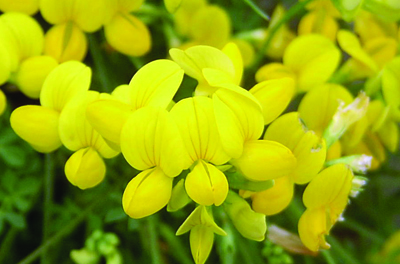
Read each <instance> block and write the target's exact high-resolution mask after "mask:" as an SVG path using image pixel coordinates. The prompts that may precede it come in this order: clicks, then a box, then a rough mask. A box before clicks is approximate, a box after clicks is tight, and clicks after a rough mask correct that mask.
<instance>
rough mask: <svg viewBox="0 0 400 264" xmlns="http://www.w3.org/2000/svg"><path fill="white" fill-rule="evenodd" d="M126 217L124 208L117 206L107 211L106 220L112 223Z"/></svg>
mask: <svg viewBox="0 0 400 264" xmlns="http://www.w3.org/2000/svg"><path fill="white" fill-rule="evenodd" d="M126 218H127V215H126V214H125V212H124V210H122V208H121V207H117V208H114V209H111V210H109V211H108V212H107V214H106V217H105V219H104V222H106V223H111V222H116V221H120V220H123V219H126Z"/></svg>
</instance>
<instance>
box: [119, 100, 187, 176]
mask: <svg viewBox="0 0 400 264" xmlns="http://www.w3.org/2000/svg"><path fill="white" fill-rule="evenodd" d="M121 150H122V154H123V155H124V157H125V159H126V160H127V161H128V162H129V164H130V165H131V166H132V167H134V168H136V169H138V170H146V169H148V168H151V167H158V168H160V169H161V170H162V171H163V172H164V173H165V175H167V176H170V177H175V176H177V175H178V174H180V173H181V171H182V170H183V169H187V168H189V166H190V165H191V164H192V162H191V160H190V159H189V157H188V155H185V154H186V150H185V148H184V145H183V142H182V139H181V137H180V134H179V130H178V127H177V125H176V124H175V122H174V120H173V119H172V117H171V116H170V114H169V112H167V111H166V110H164V109H161V108H153V107H144V108H141V109H139V110H137V111H135V112H134V113H133V114H132V115H131V116H130V117H129V119H128V120H127V122H126V124H125V125H124V126H123V129H122V132H121Z"/></svg>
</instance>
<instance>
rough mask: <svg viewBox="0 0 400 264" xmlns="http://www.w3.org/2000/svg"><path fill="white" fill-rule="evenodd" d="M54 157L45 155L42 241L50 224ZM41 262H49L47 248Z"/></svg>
mask: <svg viewBox="0 0 400 264" xmlns="http://www.w3.org/2000/svg"><path fill="white" fill-rule="evenodd" d="M53 159H54V157H53V154H52V153H47V154H46V155H45V160H44V162H45V176H44V201H43V208H44V209H43V233H42V243H43V242H44V241H46V240H47V239H48V238H49V236H50V229H49V228H50V226H51V206H52V204H53V193H54V160H53ZM41 263H44V264H47V263H51V261H50V257H49V256H48V253H47V250H43V254H42V256H41Z"/></svg>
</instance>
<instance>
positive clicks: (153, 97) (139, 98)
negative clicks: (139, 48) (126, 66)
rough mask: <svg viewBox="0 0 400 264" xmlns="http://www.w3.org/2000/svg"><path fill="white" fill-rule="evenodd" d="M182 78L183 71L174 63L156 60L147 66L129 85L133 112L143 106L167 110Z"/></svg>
mask: <svg viewBox="0 0 400 264" xmlns="http://www.w3.org/2000/svg"><path fill="white" fill-rule="evenodd" d="M182 78H183V70H182V69H181V68H180V67H179V66H178V64H176V63H175V62H173V61H170V60H155V61H152V62H150V63H148V64H146V65H145V66H143V67H142V68H141V69H140V70H139V71H138V72H136V74H135V75H134V76H133V78H132V80H131V82H130V83H129V86H130V89H131V102H132V107H133V110H135V109H138V108H141V107H143V106H154V107H161V108H167V106H168V105H169V104H170V103H171V100H172V98H173V97H174V95H175V93H176V91H177V90H178V88H179V86H180V84H181V82H182Z"/></svg>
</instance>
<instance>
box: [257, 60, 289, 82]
mask: <svg viewBox="0 0 400 264" xmlns="http://www.w3.org/2000/svg"><path fill="white" fill-rule="evenodd" d="M285 77H289V78H292V79H293V80H296V76H295V74H294V72H292V70H291V69H290V68H289V67H287V66H285V65H283V64H281V63H275V62H273V63H269V64H266V65H264V66H262V67H261V68H260V69H258V71H257V72H256V81H257V82H262V81H266V80H272V79H281V78H285Z"/></svg>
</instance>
